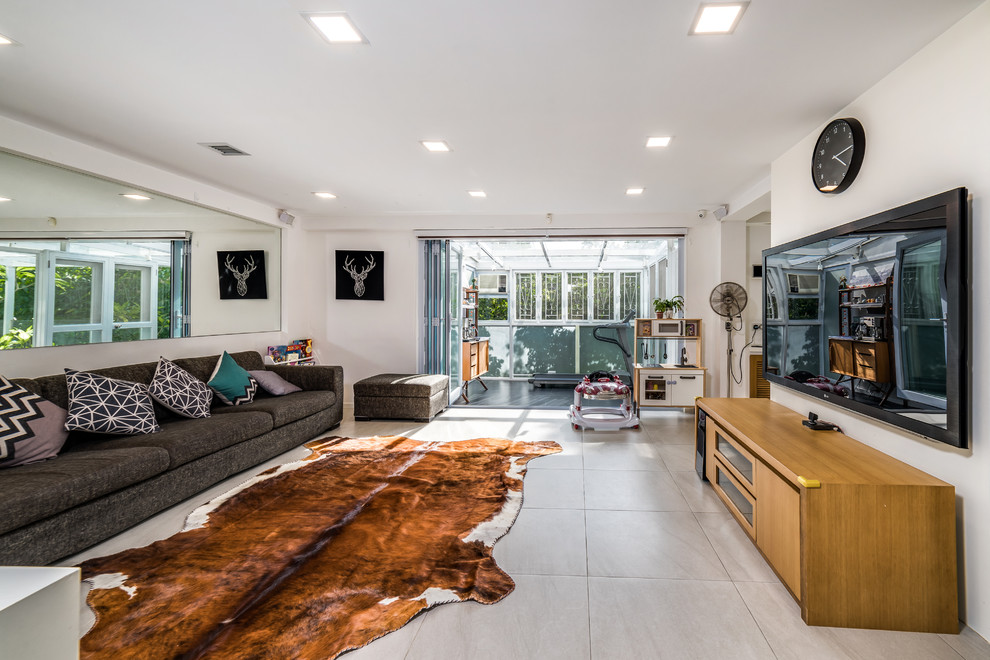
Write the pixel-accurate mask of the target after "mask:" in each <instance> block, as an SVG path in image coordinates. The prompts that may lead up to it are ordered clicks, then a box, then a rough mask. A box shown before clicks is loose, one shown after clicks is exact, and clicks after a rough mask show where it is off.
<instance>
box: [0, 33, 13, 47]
mask: <svg viewBox="0 0 990 660" xmlns="http://www.w3.org/2000/svg"><path fill="white" fill-rule="evenodd" d="M13 43H14V42H13V41H11V40H10V39H8V38H7V37H5V36H3V35H2V34H0V46H10V45H11V44H13Z"/></svg>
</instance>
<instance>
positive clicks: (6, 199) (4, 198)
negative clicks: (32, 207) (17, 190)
mask: <svg viewBox="0 0 990 660" xmlns="http://www.w3.org/2000/svg"><path fill="white" fill-rule="evenodd" d="M12 201H14V200H12V199H11V198H10V197H0V202H12Z"/></svg>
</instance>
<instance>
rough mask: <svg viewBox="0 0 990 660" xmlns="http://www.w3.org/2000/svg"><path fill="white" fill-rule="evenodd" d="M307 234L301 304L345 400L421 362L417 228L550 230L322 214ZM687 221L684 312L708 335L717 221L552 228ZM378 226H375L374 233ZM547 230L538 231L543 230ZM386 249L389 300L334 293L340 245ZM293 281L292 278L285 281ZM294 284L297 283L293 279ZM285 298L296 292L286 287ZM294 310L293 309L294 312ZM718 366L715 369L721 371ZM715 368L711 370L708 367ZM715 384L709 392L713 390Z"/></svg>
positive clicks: (636, 219) (557, 225) (670, 218)
mask: <svg viewBox="0 0 990 660" xmlns="http://www.w3.org/2000/svg"><path fill="white" fill-rule="evenodd" d="M304 226H305V228H306V230H307V232H306V234H307V238H306V241H305V248H304V253H305V257H304V261H305V263H306V264H307V275H306V279H307V281H310V280H311V281H312V282H313V288H312V289H311V292H312V294H311V295H312V298H313V304H312V305H311V306H310V307H309V308H308V309H299V310H296V312H295V313H296V314H302V315H304V317H305V320H304V321H300V322H299V325H301V326H305V327H307V328H310V329H311V331H312V335H313V337H314V346H315V347H316V348H315V350H316V352H317V354H318V357H319V358H320V361H321V362H324V363H330V364H339V365H342V366H343V367H344V382H345V401H347V402H351V401H352V400H353V399H352V392H353V390H352V388H351V385H352V384H353V383H354V382H355V381H358V380H361V379H362V378H367V377H368V376H371V375H374V374H376V373H387V372H396V373H401V372H409V373H413V372H415V371H416V368H417V358H418V356H419V354H420V352H421V350H422V325H421V322H422V302H421V300H420V298H419V290H420V287H421V282H422V274H421V273H420V249H421V248H420V243H419V241H418V239H417V236H418V235H419V231H418V228H429V229H430V230H431V232H440V233H444V232H449V234H450V235H452V236H463V235H464V234H465V233H467V232H485V231H488V230H491V233H493V234H496V235H498V234H503V235H518V232H530V231H532V230H533V229H534V228H538V229H540V230H541V232H543V233H545V232H546V229H545V227H546V222H545V219H544V217H543V216H540V217H535V216H525V217H524V216H498V217H497V218H495V217H491V216H483V217H467V218H465V217H450V216H431V217H422V216H389V217H380V218H349V219H334V220H327V219H317V218H309V219H306V221H305V225H304ZM685 226H689V227H690V229H689V231H688V234H687V241H686V243H687V247H686V252H687V255H686V269H687V276H686V279H687V291H686V295H685V300H686V305H685V310H684V315H685V316H686V317H700V318H703V319H705V324H706V325H705V330H704V332H705V334H706V336H705V339H706V340H708V339H709V337H710V336H711V328H713V327H714V325H717V318H718V317H716V316H714V314H712V313H711V310H710V308H709V306H708V294H709V293H710V292H711V289H712V287H714V286H715V284H717V283H718V282H719V280H718V276H719V273H718V268H719V261H718V257H717V255H718V244H719V237H718V224H717V223H716V222H715V221H714V220H713V219H711V218H709V219H707V220H701V221H699V220H698V219H697V218H693V217H691V216H690V215H659V214H657V215H629V216H607V217H603V216H583V215H582V216H554V221H553V231H559V230H566V229H575V230H588V231H601V230H602V228H607V230H608V231H610V232H614V231H621V230H622V229H623V228H628V229H630V230H632V231H639V232H642V231H644V230H647V229H648V230H655V231H656V232H657V233H662V232H663V230H664V228H678V229H679V228H682V227H685ZM369 228H374V231H369ZM543 233H541V234H539V235H541V236H542V235H543ZM349 249H355V250H357V249H360V250H384V252H385V301H384V302H373V301H351V300H335V299H334V279H333V277H334V273H333V264H334V250H349ZM286 281H287V283H288V282H289V279H288V277H287V279H286ZM288 286H289V287H291V284H288ZM286 297H287V298H291V297H292V295H291V293H289V292H287V294H286ZM290 316H291V314H290ZM711 346H712V342H709V341H706V350H705V356H704V360H705V364H706V365H711V364H712V360H714V359H715V353H714V349H713V348H711ZM718 371H719V368H718V367H717V366H716V367H714V368H713V369H712V372H714V373H715V375H716V377H717V374H718ZM710 373H711V372H710ZM711 387H712V386H711V385H710V386H709V391H715V390H712V389H711Z"/></svg>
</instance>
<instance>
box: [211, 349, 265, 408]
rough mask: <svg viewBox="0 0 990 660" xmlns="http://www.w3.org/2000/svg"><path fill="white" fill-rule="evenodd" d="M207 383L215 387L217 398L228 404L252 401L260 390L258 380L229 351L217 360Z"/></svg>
mask: <svg viewBox="0 0 990 660" xmlns="http://www.w3.org/2000/svg"><path fill="white" fill-rule="evenodd" d="M207 385H209V386H210V387H211V388H213V391H214V392H216V394H217V398H218V399H220V400H221V401H223V402H224V403H226V404H227V405H228V406H240V405H243V404H245V403H251V402H252V401H254V394H255V392H257V391H258V381H256V380H255V379H254V378H253V377H252V376H251V374H249V373H248V372H247V369H245V368H244V367H242V366H241V365H239V364H237V363H236V362H235V361H234V358H232V357H230V355H229V354H228V353H227V351H224V352H223V355H221V356H220V359H219V360H217V366H216V368H215V369H214V370H213V375H212V376H210V382H209V383H207Z"/></svg>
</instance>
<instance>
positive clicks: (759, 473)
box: [697, 398, 959, 634]
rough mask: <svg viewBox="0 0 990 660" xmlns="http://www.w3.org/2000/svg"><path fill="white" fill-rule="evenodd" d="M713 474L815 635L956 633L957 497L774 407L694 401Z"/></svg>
mask: <svg viewBox="0 0 990 660" xmlns="http://www.w3.org/2000/svg"><path fill="white" fill-rule="evenodd" d="M697 405H698V408H700V409H702V410H704V411H705V413H707V415H708V419H707V425H706V445H705V451H706V456H705V473H706V476H707V477H708V479H709V481H710V482H711V484H712V487H713V488H714V489H715V492H716V493H717V494H718V496H719V498H721V500H722V502H723V503H724V504H725V505H726V507H727V508H728V509H729V511H730V512H731V513H732V515H733V516H734V517H735V518H736V520H737V521H738V522H739V524H740V525H742V527H743V529H745V530H746V533H747V534H748V535H749V536H750V538H751V539H752V540H753V542H754V543H755V544H756V547H757V548H758V549H759V550H760V552H761V553H763V556H764V557H765V558H766V560H767V562H768V563H769V564H770V566H771V567H772V568H773V570H774V571H775V572H776V573H777V575H778V577H780V579H781V581H782V582H783V583H784V585H785V586H786V587H787V588H788V589H789V590H790V592H791V595H793V596H794V598H795V599H796V600H797V602H798V604H800V606H801V616H802V618H803V619H804V621H805V623H807V624H809V625H815V626H841V627H847V628H875V629H884V630H908V631H916V632H936V633H953V634H955V633H958V632H959V615H958V596H957V593H956V591H957V583H956V502H955V488H954V487H953V486H952V485H950V484H947V483H945V482H944V481H940V480H939V479H936V478H935V477H933V476H931V475H929V474H926V473H925V472H922V471H921V470H918V469H916V468H914V467H911V466H910V465H907V464H905V463H902V462H901V461H898V460H896V459H894V458H892V457H890V456H888V455H886V454H884V453H882V452H880V451H877V450H876V449H873V448H872V447H869V446H867V445H864V444H862V443H860V442H857V441H856V440H853V439H852V438H850V437H848V436H846V435H843V434H842V433H839V432H837V431H814V430H811V429H809V428H807V427H805V426H803V425H802V424H801V421H802V419H803V417H802V416H801V415H799V414H798V413H795V412H794V411H792V410H790V409H788V408H786V407H784V406H782V405H780V404H777V403H774V402H773V401H770V400H768V399H705V398H703V399H698V401H697Z"/></svg>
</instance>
